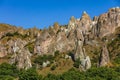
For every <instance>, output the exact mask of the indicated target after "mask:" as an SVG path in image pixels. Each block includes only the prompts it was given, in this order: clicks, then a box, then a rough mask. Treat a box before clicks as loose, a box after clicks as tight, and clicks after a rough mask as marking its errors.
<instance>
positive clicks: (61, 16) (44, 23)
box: [0, 0, 120, 29]
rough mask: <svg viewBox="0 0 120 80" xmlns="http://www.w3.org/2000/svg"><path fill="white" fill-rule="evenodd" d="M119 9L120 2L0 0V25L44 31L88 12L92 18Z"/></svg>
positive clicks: (108, 0)
mask: <svg viewBox="0 0 120 80" xmlns="http://www.w3.org/2000/svg"><path fill="white" fill-rule="evenodd" d="M117 6H118V7H119V6H120V0H0V23H7V24H11V25H15V26H18V27H23V28H32V27H35V26H36V27H37V28H40V29H43V28H45V27H49V26H52V25H53V24H54V22H58V23H59V24H61V25H64V24H68V22H69V19H70V17H71V16H74V17H75V18H80V17H81V15H82V12H83V11H86V12H87V13H88V14H89V15H90V17H91V18H93V17H94V16H99V15H100V14H102V13H105V12H107V11H108V10H109V8H112V7H117Z"/></svg>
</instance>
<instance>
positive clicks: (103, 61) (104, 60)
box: [99, 45, 110, 67]
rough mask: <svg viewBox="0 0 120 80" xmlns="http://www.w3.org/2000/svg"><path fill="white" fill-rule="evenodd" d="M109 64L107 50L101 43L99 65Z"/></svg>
mask: <svg viewBox="0 0 120 80" xmlns="http://www.w3.org/2000/svg"><path fill="white" fill-rule="evenodd" d="M109 64H110V57H109V52H108V49H107V46H106V45H103V47H102V51H101V54H100V60H99V67H103V66H109Z"/></svg>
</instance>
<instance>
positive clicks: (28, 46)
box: [25, 42, 34, 53]
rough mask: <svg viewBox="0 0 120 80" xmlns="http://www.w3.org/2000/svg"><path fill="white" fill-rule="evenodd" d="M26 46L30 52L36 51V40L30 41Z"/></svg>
mask: <svg viewBox="0 0 120 80" xmlns="http://www.w3.org/2000/svg"><path fill="white" fill-rule="evenodd" d="M25 47H27V48H28V50H29V51H30V53H33V52H34V42H32V43H28V44H27V45H26V46H25Z"/></svg>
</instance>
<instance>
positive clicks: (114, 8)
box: [109, 6, 120, 12]
mask: <svg viewBox="0 0 120 80" xmlns="http://www.w3.org/2000/svg"><path fill="white" fill-rule="evenodd" d="M109 12H120V7H118V6H117V7H113V8H110V9H109Z"/></svg>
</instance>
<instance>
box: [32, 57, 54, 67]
mask: <svg viewBox="0 0 120 80" xmlns="http://www.w3.org/2000/svg"><path fill="white" fill-rule="evenodd" d="M53 60H54V57H53V56H52V55H43V56H38V57H37V58H35V60H34V63H37V64H40V65H42V64H43V62H46V61H50V62H51V63H52V61H53Z"/></svg>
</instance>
